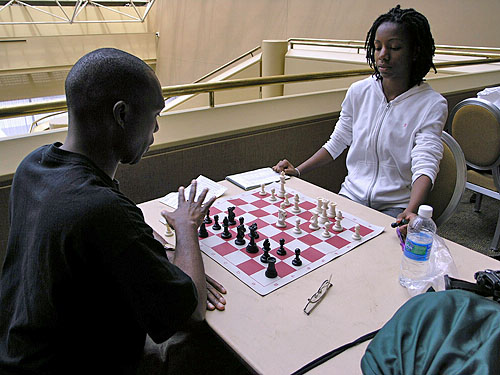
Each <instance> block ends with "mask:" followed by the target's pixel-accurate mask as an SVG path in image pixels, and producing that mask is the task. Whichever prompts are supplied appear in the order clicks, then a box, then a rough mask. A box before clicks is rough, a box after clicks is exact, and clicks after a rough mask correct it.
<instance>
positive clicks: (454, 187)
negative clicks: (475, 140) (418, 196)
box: [427, 132, 467, 227]
mask: <svg viewBox="0 0 500 375" xmlns="http://www.w3.org/2000/svg"><path fill="white" fill-rule="evenodd" d="M441 138H442V140H443V146H444V151H443V159H442V160H441V163H440V164H439V173H438V175H437V177H436V180H435V181H434V186H433V189H432V191H431V192H430V194H429V197H428V198H427V203H428V204H429V205H431V206H432V208H433V217H434V222H435V223H436V225H437V226H438V227H439V226H440V225H443V224H444V223H446V222H447V221H448V219H449V218H450V217H451V215H453V213H454V212H455V211H456V209H457V207H458V204H459V203H460V199H461V198H462V194H463V192H464V190H465V182H466V175H467V168H466V165H465V158H464V154H463V152H462V150H461V148H460V146H459V145H458V143H457V142H456V141H455V140H454V139H453V138H452V137H451V136H450V135H449V134H448V133H446V132H443V134H442V136H441Z"/></svg>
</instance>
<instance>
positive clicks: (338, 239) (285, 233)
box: [200, 185, 384, 295]
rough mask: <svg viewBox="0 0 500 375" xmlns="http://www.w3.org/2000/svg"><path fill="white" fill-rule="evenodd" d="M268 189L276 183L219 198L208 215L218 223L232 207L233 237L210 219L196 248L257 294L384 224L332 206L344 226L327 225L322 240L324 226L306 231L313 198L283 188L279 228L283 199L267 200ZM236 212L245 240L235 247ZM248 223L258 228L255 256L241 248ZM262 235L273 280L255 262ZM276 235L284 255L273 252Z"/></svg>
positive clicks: (315, 265) (375, 232)
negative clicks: (297, 257) (262, 189)
mask: <svg viewBox="0 0 500 375" xmlns="http://www.w3.org/2000/svg"><path fill="white" fill-rule="evenodd" d="M272 187H275V188H276V191H278V185H269V186H267V187H266V192H268V193H267V195H265V196H261V195H260V194H259V192H260V189H256V190H252V191H247V192H244V193H242V194H240V195H237V196H233V197H230V198H226V199H224V198H223V199H218V200H217V201H216V202H215V203H214V204H213V206H212V207H211V208H210V216H211V217H212V219H213V217H214V215H219V223H220V225H221V226H222V221H223V219H224V217H225V216H227V208H228V207H231V206H234V207H236V208H235V210H234V212H235V214H236V218H235V220H236V225H233V226H230V227H229V231H230V232H231V234H232V237H231V238H230V239H223V238H221V234H222V232H223V229H220V230H217V231H215V230H213V229H212V225H213V223H212V224H207V225H206V228H207V230H208V234H209V235H208V237H207V238H203V239H202V238H200V247H201V250H202V251H203V252H204V253H205V254H206V255H208V256H209V257H210V258H212V259H214V260H215V261H216V262H217V263H219V264H220V265H222V266H223V267H224V268H226V269H227V270H229V271H230V272H231V273H232V274H233V275H235V276H236V277H237V278H239V279H240V280H241V281H243V282H244V283H245V284H247V285H248V286H249V287H250V288H252V289H253V290H255V291H256V292H257V293H259V294H261V295H266V294H268V293H271V292H272V291H274V290H276V289H278V288H280V287H282V286H283V285H286V284H288V283H289V282H291V281H293V280H296V279H298V278H299V277H301V276H303V275H305V274H306V273H308V272H311V271H313V270H315V269H316V268H318V267H320V266H322V265H324V264H326V263H328V262H329V261H331V260H332V259H335V258H336V257H338V256H340V255H343V254H345V253H346V252H348V251H350V250H352V249H354V248H355V247H356V246H359V245H361V244H362V243H364V242H366V241H368V240H370V239H372V238H374V237H376V236H378V235H379V234H380V233H382V232H383V231H384V227H380V226H375V225H372V224H370V223H368V222H366V221H364V220H361V219H359V218H357V217H355V216H352V215H350V214H349V213H347V212H343V211H342V208H341V207H337V209H338V210H339V209H340V210H341V211H342V214H343V216H344V219H343V220H342V221H341V223H342V227H343V228H344V229H343V230H342V231H341V232H336V231H334V230H333V229H332V227H333V225H332V226H331V227H330V230H329V231H330V233H331V235H332V236H331V237H329V238H324V237H323V236H322V232H323V231H324V229H323V228H321V229H318V230H316V231H314V230H311V229H309V224H310V223H309V220H310V219H311V217H312V216H313V212H314V210H315V209H316V206H317V199H315V200H313V199H311V198H309V197H307V196H306V195H304V194H302V193H298V192H296V191H294V190H292V189H288V188H287V194H288V197H289V198H288V199H289V202H290V205H289V206H288V207H286V208H285V210H286V212H287V217H286V227H285V228H279V227H277V226H276V223H277V220H278V209H279V207H280V204H281V203H282V202H283V200H284V199H283V198H278V197H277V200H276V201H271V199H270V198H271V194H270V193H269V191H270V189H271V188H272ZM295 194H299V197H300V201H299V207H300V209H301V212H300V213H293V212H292V209H293V207H294V204H293V202H294V199H293V198H294V196H295ZM241 216H243V217H244V219H245V222H244V223H245V226H246V228H247V231H246V232H245V240H246V244H245V245H241V246H238V245H236V244H235V243H234V242H235V239H236V234H237V230H236V227H237V226H238V225H239V221H238V219H239V218H240V217H241ZM297 218H300V219H301V224H300V228H301V230H302V233H301V234H296V233H294V228H295V225H296V220H297ZM329 220H330V222H332V223H335V219H333V218H332V219H329ZM253 223H257V227H258V229H257V232H258V234H259V238H258V239H257V240H256V241H255V242H256V243H257V245H258V247H259V252H257V253H255V254H251V253H248V252H247V251H246V245H247V244H248V243H249V241H250V239H249V230H248V226H249V225H251V224H253ZM356 224H359V225H360V235H361V236H362V238H361V240H353V239H352V234H353V233H354V226H355V225H356ZM320 226H321V225H320ZM321 227H322V226H321ZM266 238H268V239H269V241H270V243H271V251H270V252H269V255H271V256H273V257H275V258H276V270H277V271H278V277H276V278H268V277H266V275H265V271H266V269H267V263H262V262H261V261H260V257H261V255H262V254H263V251H262V246H263V242H264V240H265V239H266ZM281 238H284V239H285V246H284V247H285V249H286V255H284V256H280V255H278V254H277V253H276V251H277V249H278V248H279V240H280V239H281ZM296 248H299V249H300V250H301V253H300V258H301V260H302V265H301V266H299V267H296V266H294V265H293V264H292V260H293V259H294V258H295V249H296Z"/></svg>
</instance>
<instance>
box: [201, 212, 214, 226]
mask: <svg viewBox="0 0 500 375" xmlns="http://www.w3.org/2000/svg"><path fill="white" fill-rule="evenodd" d="M203 222H204V223H205V224H212V219H211V218H210V210H207V216H205V219H203Z"/></svg>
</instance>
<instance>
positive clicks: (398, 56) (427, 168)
mask: <svg viewBox="0 0 500 375" xmlns="http://www.w3.org/2000/svg"><path fill="white" fill-rule="evenodd" d="M365 48H366V51H367V52H366V57H367V60H368V63H369V64H370V66H371V67H373V68H374V70H375V73H374V74H373V76H371V77H369V78H366V79H364V80H362V81H358V82H356V83H354V84H353V85H352V86H351V87H350V88H349V90H348V91H347V95H346V98H345V99H344V101H343V103H342V111H341V113H340V118H339V120H338V122H337V124H336V126H335V129H334V131H333V133H332V135H331V137H330V139H329V140H328V142H326V143H325V145H324V146H323V147H322V148H321V149H320V150H318V151H317V152H316V153H315V154H314V155H313V156H311V157H310V158H309V159H308V160H306V161H305V162H303V163H302V164H300V165H299V166H298V167H296V168H295V167H294V166H293V165H292V164H291V163H290V162H289V161H288V160H282V161H280V162H279V163H278V164H277V165H276V166H274V167H273V169H274V170H275V171H278V172H281V171H283V170H284V171H285V173H287V174H289V175H293V176H300V175H303V174H306V173H308V172H310V171H312V170H313V169H316V168H318V167H320V166H323V165H325V164H328V163H330V162H332V161H333V160H334V159H335V158H336V157H338V156H339V155H340V154H341V153H342V151H343V150H344V149H345V148H346V147H348V146H349V147H350V148H349V152H348V154H347V160H346V164H347V170H348V175H347V177H346V179H345V180H344V182H343V184H342V188H341V189H340V192H339V194H341V195H344V196H346V197H348V198H350V199H352V200H354V201H356V202H358V203H362V204H364V205H366V206H369V207H373V208H375V209H377V210H379V211H381V212H384V213H386V214H388V215H391V216H393V217H397V218H398V220H401V219H403V218H406V219H410V218H411V217H412V216H414V215H415V213H416V212H417V210H418V207H419V205H420V204H422V203H424V201H425V198H426V196H427V193H428V192H429V191H430V190H431V188H432V184H433V183H434V180H435V178H436V175H437V172H438V169H439V161H440V160H441V158H442V154H443V145H442V142H441V132H442V129H443V127H444V124H445V122H446V118H447V114H448V109H447V108H448V107H447V103H446V100H445V99H444V98H443V97H442V96H441V95H440V94H438V93H437V92H435V91H434V90H433V89H432V88H431V87H430V86H429V85H428V84H426V83H423V78H424V76H425V75H426V74H427V72H428V71H429V70H430V68H431V67H432V68H433V69H434V71H435V67H434V64H433V63H432V56H433V55H434V51H435V46H434V40H433V38H432V34H431V32H430V27H429V23H428V22H427V19H426V18H425V17H424V16H423V15H422V14H420V13H418V12H417V11H415V10H414V9H401V8H400V6H399V5H398V6H397V7H395V8H393V9H391V10H390V11H389V12H388V13H386V14H383V15H381V16H380V17H378V18H377V19H376V20H375V22H374V23H373V25H372V27H371V28H370V30H369V31H368V34H367V38H366V43H365Z"/></svg>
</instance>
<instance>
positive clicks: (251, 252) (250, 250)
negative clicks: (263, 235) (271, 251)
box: [246, 237, 259, 254]
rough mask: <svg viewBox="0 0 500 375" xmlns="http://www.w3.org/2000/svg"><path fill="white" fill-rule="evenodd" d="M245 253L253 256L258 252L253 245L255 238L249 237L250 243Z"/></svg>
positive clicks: (256, 247) (255, 245)
mask: <svg viewBox="0 0 500 375" xmlns="http://www.w3.org/2000/svg"><path fill="white" fill-rule="evenodd" d="M246 250H247V253H250V254H255V253H258V252H259V247H258V246H257V244H256V243H255V238H253V237H250V242H249V243H248V245H247V249H246Z"/></svg>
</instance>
